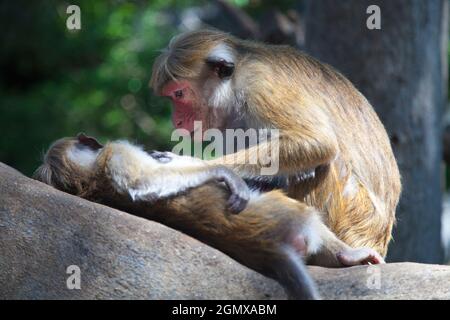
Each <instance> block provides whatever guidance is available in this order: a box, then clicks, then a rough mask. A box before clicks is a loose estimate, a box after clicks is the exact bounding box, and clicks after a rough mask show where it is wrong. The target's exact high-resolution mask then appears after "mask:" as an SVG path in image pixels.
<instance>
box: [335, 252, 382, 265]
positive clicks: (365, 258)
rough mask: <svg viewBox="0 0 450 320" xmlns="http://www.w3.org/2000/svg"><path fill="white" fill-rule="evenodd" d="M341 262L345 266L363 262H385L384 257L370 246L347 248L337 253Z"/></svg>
mask: <svg viewBox="0 0 450 320" xmlns="http://www.w3.org/2000/svg"><path fill="white" fill-rule="evenodd" d="M336 257H337V258H338V260H339V262H340V263H342V264H343V265H344V266H347V267H351V266H357V265H363V264H381V263H385V262H384V259H383V257H382V256H381V255H380V254H379V253H378V252H376V251H375V250H373V249H370V248H355V249H346V250H343V251H340V252H338V253H337V254H336Z"/></svg>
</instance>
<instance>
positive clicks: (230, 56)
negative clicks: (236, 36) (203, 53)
mask: <svg viewBox="0 0 450 320" xmlns="http://www.w3.org/2000/svg"><path fill="white" fill-rule="evenodd" d="M208 58H215V59H223V60H225V61H226V62H233V63H234V60H235V54H234V52H233V49H232V48H230V47H229V46H227V45H226V44H224V43H221V44H218V45H217V46H215V47H214V48H213V49H212V50H211V51H210V52H209V54H208Z"/></svg>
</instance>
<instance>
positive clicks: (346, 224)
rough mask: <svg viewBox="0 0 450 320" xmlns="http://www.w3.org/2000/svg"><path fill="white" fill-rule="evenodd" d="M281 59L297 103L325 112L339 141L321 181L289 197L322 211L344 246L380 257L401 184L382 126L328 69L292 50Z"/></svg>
mask: <svg viewBox="0 0 450 320" xmlns="http://www.w3.org/2000/svg"><path fill="white" fill-rule="evenodd" d="M286 59H293V60H295V61H296V64H295V65H296V68H297V70H296V71H297V72H298V73H297V76H296V79H297V81H296V85H297V86H298V91H297V93H298V95H299V98H298V100H299V101H302V100H303V101H309V102H311V101H313V102H314V103H315V105H313V106H306V107H309V108H317V109H320V111H321V112H324V113H325V115H326V116H327V118H328V121H329V123H331V127H332V130H333V131H334V134H335V135H336V140H337V143H338V153H337V156H336V158H335V159H334V160H333V161H332V162H331V164H330V166H329V168H328V170H327V173H326V174H325V175H323V177H322V178H321V179H322V183H319V184H316V185H315V186H314V187H313V188H311V191H310V192H308V193H307V194H305V193H304V191H305V189H304V188H300V189H303V190H299V189H298V188H295V187H294V188H292V190H291V193H294V194H297V195H301V196H300V197H303V200H305V201H306V202H307V203H309V204H311V205H313V206H316V207H319V209H321V210H322V211H324V212H325V213H326V222H327V224H328V225H329V227H330V228H331V229H332V230H333V231H334V232H335V233H336V235H337V236H338V237H339V238H340V239H342V240H343V241H345V242H346V243H348V244H349V245H351V246H353V247H357V246H368V247H372V248H374V249H376V250H377V251H378V252H380V253H381V254H382V255H385V254H386V251H387V245H388V243H389V240H390V238H391V230H392V226H393V223H394V221H395V209H396V206H397V204H398V200H399V197H400V192H401V182H400V173H399V170H398V166H397V162H396V160H395V157H394V153H393V151H392V147H391V144H390V141H389V137H388V135H387V132H386V130H385V128H384V126H383V124H382V123H381V121H380V119H379V117H378V116H377V114H376V113H375V111H374V109H373V108H372V106H371V105H370V103H369V102H368V101H367V99H366V98H365V97H364V96H363V95H362V94H361V93H360V92H359V91H358V90H357V89H356V88H355V87H354V86H353V84H352V83H351V82H350V81H349V80H347V79H346V78H345V77H344V76H343V75H342V74H340V73H339V72H337V71H336V70H334V69H333V68H332V67H330V66H328V65H326V64H323V63H321V62H319V61H317V60H316V59H314V58H312V57H310V56H308V55H306V54H303V53H299V52H298V51H295V50H292V51H291V50H289V49H287V51H286ZM282 65H283V63H282ZM286 72H287V73H288V74H292V70H286ZM305 79H308V80H307V81H305ZM302 107H303V108H304V107H305V106H299V108H302ZM318 130H320V128H318ZM319 178H320V177H319ZM296 189H297V190H296ZM302 193H303V194H302Z"/></svg>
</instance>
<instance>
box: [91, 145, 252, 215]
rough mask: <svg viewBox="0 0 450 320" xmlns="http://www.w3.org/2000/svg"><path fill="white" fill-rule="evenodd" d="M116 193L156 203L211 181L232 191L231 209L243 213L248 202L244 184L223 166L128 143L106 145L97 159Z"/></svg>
mask: <svg viewBox="0 0 450 320" xmlns="http://www.w3.org/2000/svg"><path fill="white" fill-rule="evenodd" d="M98 161H99V162H101V163H103V167H104V168H105V170H106V173H107V175H108V177H109V178H110V179H111V181H112V183H113V184H114V186H115V188H116V190H117V191H118V192H121V193H126V194H129V195H130V197H131V198H132V199H133V200H135V201H137V200H145V201H155V200H158V199H163V198H168V197H172V196H175V195H178V194H180V193H182V192H185V191H186V190H187V189H190V188H195V187H198V186H200V185H203V184H205V183H207V182H209V181H219V182H224V183H225V184H226V186H227V187H228V188H229V190H230V191H231V196H230V198H229V203H228V204H229V209H230V210H231V211H232V212H234V213H238V212H240V211H242V210H243V209H244V208H245V206H246V204H247V201H248V199H249V190H248V187H247V185H246V184H245V182H244V181H243V180H242V179H241V178H240V177H238V176H237V175H236V174H234V173H233V172H232V171H231V170H229V169H227V168H225V167H223V166H208V165H206V164H205V162H203V161H201V160H199V159H196V158H192V157H187V156H178V155H176V154H173V153H170V152H151V153H146V152H144V151H143V150H142V149H140V148H139V147H137V146H134V145H131V144H129V143H126V142H112V143H109V144H107V145H106V146H105V147H104V149H103V150H102V152H101V154H100V155H99V157H98Z"/></svg>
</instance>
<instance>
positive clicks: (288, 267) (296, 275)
mask: <svg viewBox="0 0 450 320" xmlns="http://www.w3.org/2000/svg"><path fill="white" fill-rule="evenodd" d="M282 252H283V253H284V255H283V258H282V259H281V262H280V263H281V265H278V266H277V268H276V270H275V276H276V278H277V280H278V282H280V284H281V285H282V286H283V287H284V288H285V290H286V292H287V294H288V297H289V299H291V300H319V299H320V295H319V292H318V290H317V287H316V284H315V282H314V280H313V279H312V277H311V276H310V275H309V273H308V270H307V268H306V266H305V264H304V262H303V260H302V258H301V257H300V256H299V255H298V253H297V252H295V251H294V249H292V248H289V247H287V246H286V247H284V248H282Z"/></svg>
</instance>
